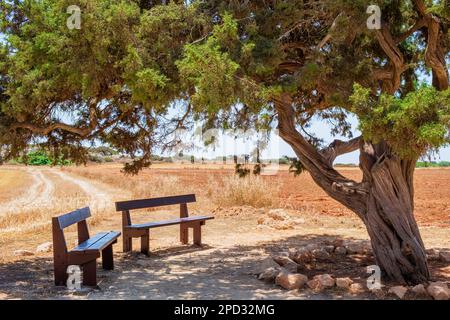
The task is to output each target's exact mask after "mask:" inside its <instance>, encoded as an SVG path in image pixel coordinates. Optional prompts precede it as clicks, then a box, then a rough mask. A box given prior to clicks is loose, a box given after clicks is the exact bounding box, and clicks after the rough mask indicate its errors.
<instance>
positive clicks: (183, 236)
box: [116, 194, 214, 255]
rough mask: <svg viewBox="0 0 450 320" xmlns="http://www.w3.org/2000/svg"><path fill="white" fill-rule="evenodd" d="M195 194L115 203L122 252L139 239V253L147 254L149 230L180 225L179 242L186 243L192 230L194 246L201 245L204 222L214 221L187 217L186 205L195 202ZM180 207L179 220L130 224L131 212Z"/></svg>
mask: <svg viewBox="0 0 450 320" xmlns="http://www.w3.org/2000/svg"><path fill="white" fill-rule="evenodd" d="M195 201H196V199H195V194H188V195H181V196H172V197H163V198H153V199H142V200H132V201H121V202H116V211H121V212H122V232H123V251H124V252H129V251H131V250H132V239H133V238H141V252H142V253H144V254H147V255H148V254H149V251H150V229H153V228H160V227H166V226H172V225H178V224H179V225H180V242H181V243H183V244H187V243H188V237H189V228H192V229H193V234H194V244H196V245H201V244H202V231H201V227H202V226H203V225H205V221H206V220H211V219H214V217H211V216H192V217H189V214H188V207H187V204H188V203H191V202H195ZM178 204H179V205H180V218H179V219H172V220H166V221H157V222H148V223H143V224H132V223H131V216H130V211H131V210H137V209H146V208H154V207H161V206H169V205H178Z"/></svg>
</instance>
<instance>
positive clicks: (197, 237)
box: [194, 223, 202, 246]
mask: <svg viewBox="0 0 450 320" xmlns="http://www.w3.org/2000/svg"><path fill="white" fill-rule="evenodd" d="M194 244H195V245H197V246H201V245H202V225H201V224H200V223H199V224H196V225H195V226H194Z"/></svg>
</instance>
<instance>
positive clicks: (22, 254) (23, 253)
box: [13, 250, 34, 257]
mask: <svg viewBox="0 0 450 320" xmlns="http://www.w3.org/2000/svg"><path fill="white" fill-rule="evenodd" d="M13 254H14V255H15V256H20V257H25V256H34V252H31V251H29V250H16V251H14V252H13Z"/></svg>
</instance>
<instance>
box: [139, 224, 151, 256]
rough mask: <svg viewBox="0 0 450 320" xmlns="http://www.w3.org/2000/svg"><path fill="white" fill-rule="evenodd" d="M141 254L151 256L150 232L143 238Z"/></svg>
mask: <svg viewBox="0 0 450 320" xmlns="http://www.w3.org/2000/svg"><path fill="white" fill-rule="evenodd" d="M141 253H143V254H146V255H149V254H150V232H149V231H148V230H147V232H146V233H145V234H144V235H143V236H141Z"/></svg>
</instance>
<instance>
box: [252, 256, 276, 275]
mask: <svg viewBox="0 0 450 320" xmlns="http://www.w3.org/2000/svg"><path fill="white" fill-rule="evenodd" d="M270 268H276V269H279V265H278V264H277V263H276V262H275V261H274V260H273V259H272V257H267V258H265V259H262V260H261V261H260V262H259V263H258V264H256V265H255V267H254V269H253V274H256V275H260V274H261V273H263V272H265V271H266V270H267V269H270Z"/></svg>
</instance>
